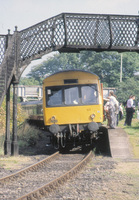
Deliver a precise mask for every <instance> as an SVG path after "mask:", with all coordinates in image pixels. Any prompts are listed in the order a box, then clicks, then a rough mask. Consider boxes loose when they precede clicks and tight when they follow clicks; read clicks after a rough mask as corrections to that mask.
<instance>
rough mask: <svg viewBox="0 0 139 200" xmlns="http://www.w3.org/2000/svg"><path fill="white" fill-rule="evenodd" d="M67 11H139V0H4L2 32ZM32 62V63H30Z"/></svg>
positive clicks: (1, 3)
mask: <svg viewBox="0 0 139 200" xmlns="http://www.w3.org/2000/svg"><path fill="white" fill-rule="evenodd" d="M63 12H68V13H90V14H116V15H139V0H0V34H7V33H8V29H10V30H11V34H12V33H13V31H14V30H15V26H17V27H18V31H20V30H23V29H25V28H28V27H30V26H32V25H34V24H37V23H39V22H41V21H43V20H46V19H48V18H51V17H54V16H56V15H58V14H61V13H63ZM30 66H31V65H30Z"/></svg>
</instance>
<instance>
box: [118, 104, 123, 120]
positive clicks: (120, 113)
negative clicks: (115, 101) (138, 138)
mask: <svg viewBox="0 0 139 200" xmlns="http://www.w3.org/2000/svg"><path fill="white" fill-rule="evenodd" d="M122 118H123V107H122V103H120V105H119V120H122Z"/></svg>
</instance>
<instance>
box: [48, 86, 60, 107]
mask: <svg viewBox="0 0 139 200" xmlns="http://www.w3.org/2000/svg"><path fill="white" fill-rule="evenodd" d="M46 93H47V94H46V102H47V106H60V105H62V89H61V88H53V89H47V90H46Z"/></svg>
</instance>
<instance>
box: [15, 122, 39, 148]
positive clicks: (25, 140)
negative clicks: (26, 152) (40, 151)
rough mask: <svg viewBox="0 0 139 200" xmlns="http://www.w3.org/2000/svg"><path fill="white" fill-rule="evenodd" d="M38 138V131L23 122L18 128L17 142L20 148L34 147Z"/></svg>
mask: <svg viewBox="0 0 139 200" xmlns="http://www.w3.org/2000/svg"><path fill="white" fill-rule="evenodd" d="M39 138H40V130H39V129H36V128H35V127H33V126H30V125H29V124H28V123H26V122H24V123H23V124H22V125H21V126H20V127H19V128H18V140H19V146H20V147H29V146H31V147H32V146H35V145H36V143H37V141H38V140H39Z"/></svg>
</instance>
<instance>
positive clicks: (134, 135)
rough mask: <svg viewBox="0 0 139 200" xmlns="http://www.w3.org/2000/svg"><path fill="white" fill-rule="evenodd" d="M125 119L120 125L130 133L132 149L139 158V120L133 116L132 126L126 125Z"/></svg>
mask: <svg viewBox="0 0 139 200" xmlns="http://www.w3.org/2000/svg"><path fill="white" fill-rule="evenodd" d="M124 121H125V119H123V120H121V121H120V122H119V126H120V127H121V128H123V129H124V130H125V132H126V133H127V134H128V135H129V140H130V143H131V145H132V150H133V154H134V157H135V158H138V159H139V120H138V119H137V118H133V120H132V126H124Z"/></svg>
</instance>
